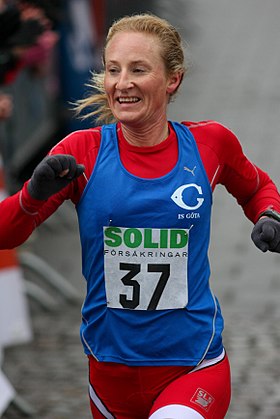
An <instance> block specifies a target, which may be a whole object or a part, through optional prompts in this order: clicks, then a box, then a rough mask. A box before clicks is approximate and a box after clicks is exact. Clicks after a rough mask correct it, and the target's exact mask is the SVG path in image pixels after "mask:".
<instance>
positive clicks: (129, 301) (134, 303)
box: [119, 263, 170, 310]
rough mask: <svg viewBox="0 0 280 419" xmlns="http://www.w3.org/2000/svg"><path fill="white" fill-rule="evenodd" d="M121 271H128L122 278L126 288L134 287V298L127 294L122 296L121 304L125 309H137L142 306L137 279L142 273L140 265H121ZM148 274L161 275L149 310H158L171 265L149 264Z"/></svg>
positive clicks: (120, 298)
mask: <svg viewBox="0 0 280 419" xmlns="http://www.w3.org/2000/svg"><path fill="white" fill-rule="evenodd" d="M120 270H121V271H128V273H127V274H126V275H125V276H123V277H122V278H121V281H122V283H123V284H124V285H125V286H128V287H132V296H131V298H128V297H127V295H125V294H120V297H119V302H120V304H121V305H122V307H123V308H127V309H135V308H136V307H138V306H139V304H140V284H139V282H138V281H137V280H136V279H135V277H136V275H137V274H139V272H140V271H141V264H140V263H120ZM147 272H159V273H161V275H160V277H159V280H158V282H157V285H156V287H155V290H154V292H153V295H152V297H151V300H150V302H149V304H148V307H147V310H156V308H157V306H158V303H159V300H160V298H161V296H162V293H163V290H164V288H165V286H166V284H167V281H168V278H169V276H170V265H169V264H157V263H148V265H147Z"/></svg>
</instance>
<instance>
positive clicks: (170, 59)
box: [74, 13, 186, 124]
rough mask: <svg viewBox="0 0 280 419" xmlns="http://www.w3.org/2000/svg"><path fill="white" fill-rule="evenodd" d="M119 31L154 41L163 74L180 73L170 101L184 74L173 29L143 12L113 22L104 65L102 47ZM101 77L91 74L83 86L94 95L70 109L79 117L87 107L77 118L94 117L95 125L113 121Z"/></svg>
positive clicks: (182, 60) (180, 45)
mask: <svg viewBox="0 0 280 419" xmlns="http://www.w3.org/2000/svg"><path fill="white" fill-rule="evenodd" d="M119 32H141V33H146V34H150V35H154V36H156V37H157V38H158V40H159V41H160V45H161V57H162V59H163V62H164V64H165V68H166V72H167V75H172V74H174V73H177V72H179V73H181V81H180V83H179V85H178V87H177V89H176V91H175V92H173V93H172V95H170V99H171V96H174V95H175V93H176V92H177V90H178V88H179V86H180V84H181V82H182V80H183V77H184V74H185V73H186V67H185V64H184V51H183V46H182V40H181V36H180V34H179V32H178V31H177V30H176V28H174V27H173V26H172V25H171V24H170V23H169V22H168V21H167V20H165V19H162V18H159V17H157V16H154V15H151V14H147V13H145V14H138V15H132V16H125V17H123V18H121V19H119V20H117V21H115V22H114V23H113V25H112V26H111V28H110V29H109V31H108V35H107V38H106V42H105V47H104V53H103V63H104V64H105V51H106V47H107V45H108V43H109V42H110V40H111V39H112V38H113V36H114V35H115V34H117V33H119ZM104 76H105V72H104V71H102V72H100V73H95V72H93V73H92V77H91V80H90V82H89V83H88V84H87V87H89V88H90V89H93V90H94V93H93V94H92V93H91V94H90V95H89V96H88V97H87V98H84V99H81V100H78V101H77V102H76V104H75V108H74V109H75V111H76V113H77V114H81V112H83V111H84V110H85V108H88V107H89V108H91V111H90V112H89V113H87V114H86V115H83V116H81V118H82V119H85V118H88V117H94V118H95V122H96V123H101V124H102V123H105V124H106V123H111V122H115V117H114V115H113V114H112V112H111V109H110V107H109V104H108V100H107V96H106V93H105V89H104ZM170 99H169V100H170Z"/></svg>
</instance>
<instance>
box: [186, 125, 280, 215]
mask: <svg viewBox="0 0 280 419" xmlns="http://www.w3.org/2000/svg"><path fill="white" fill-rule="evenodd" d="M184 124H186V125H187V126H188V128H189V129H190V130H191V132H192V134H193V135H194V137H195V140H196V142H197V145H198V149H199V152H200V155H201V158H202V161H203V164H204V167H205V170H206V172H207V175H208V178H209V182H210V183H211V186H212V189H213V190H214V188H215V186H216V184H218V183H220V184H222V185H224V186H225V187H226V189H227V190H228V191H229V192H230V193H231V194H232V195H233V196H234V197H235V198H236V199H237V202H238V203H239V204H240V205H241V206H242V208H243V210H244V212H245V215H246V216H247V217H248V218H249V219H250V220H251V221H252V222H254V223H255V222H256V221H257V220H258V217H259V215H260V213H261V212H263V211H265V210H266V209H268V208H273V209H275V210H277V211H278V212H280V196H279V192H278V190H277V188H276V186H275V184H274V183H273V181H272V180H271V179H270V177H269V176H268V174H267V173H265V172H264V171H262V170H261V169H260V168H258V167H257V166H256V165H254V164H253V163H252V162H251V161H250V160H249V159H248V158H247V157H246V156H245V154H244V153H243V150H242V147H241V145H240V143H239V141H238V139H237V138H236V136H235V135H234V134H233V133H232V132H231V131H230V130H229V129H228V128H226V127H224V126H223V125H221V124H219V123H217V122H215V121H204V122H200V123H192V122H184Z"/></svg>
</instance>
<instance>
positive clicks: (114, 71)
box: [107, 67, 119, 74]
mask: <svg viewBox="0 0 280 419" xmlns="http://www.w3.org/2000/svg"><path fill="white" fill-rule="evenodd" d="M107 71H108V73H110V74H117V73H118V72H119V70H118V68H117V67H110V68H107Z"/></svg>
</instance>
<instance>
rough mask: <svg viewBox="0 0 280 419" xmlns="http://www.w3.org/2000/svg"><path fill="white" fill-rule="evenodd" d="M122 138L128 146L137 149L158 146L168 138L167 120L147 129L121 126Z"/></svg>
mask: <svg viewBox="0 0 280 419" xmlns="http://www.w3.org/2000/svg"><path fill="white" fill-rule="evenodd" d="M121 127H122V132H123V136H124V138H125V139H126V141H127V142H128V143H129V144H132V145H134V146H137V147H151V146H154V145H157V144H160V143H161V142H162V141H164V140H165V139H166V138H167V137H168V122H167V120H165V121H161V123H155V124H153V125H150V126H149V127H145V128H144V127H140V126H139V127H129V126H128V125H123V124H122V125H121Z"/></svg>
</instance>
